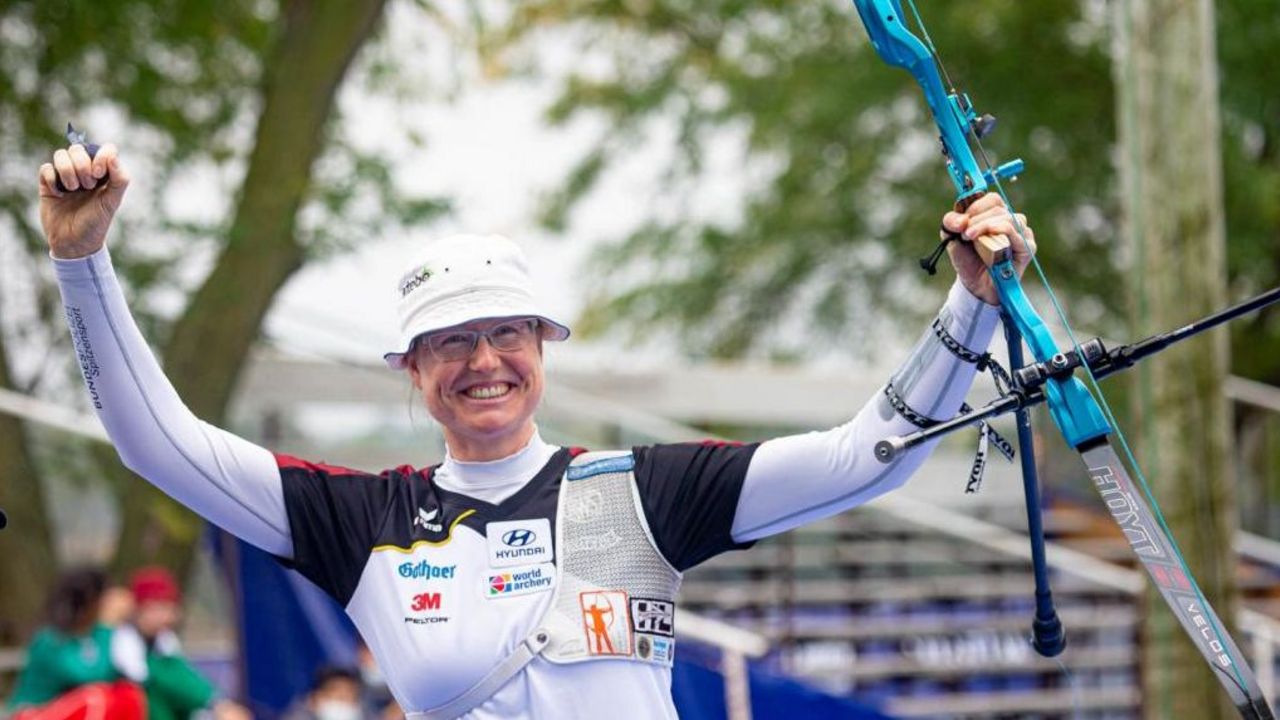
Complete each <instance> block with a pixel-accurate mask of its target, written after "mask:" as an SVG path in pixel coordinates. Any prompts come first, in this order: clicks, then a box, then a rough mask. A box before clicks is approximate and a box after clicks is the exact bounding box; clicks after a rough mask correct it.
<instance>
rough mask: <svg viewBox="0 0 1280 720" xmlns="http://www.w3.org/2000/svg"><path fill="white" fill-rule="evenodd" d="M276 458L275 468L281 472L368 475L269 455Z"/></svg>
mask: <svg viewBox="0 0 1280 720" xmlns="http://www.w3.org/2000/svg"><path fill="white" fill-rule="evenodd" d="M271 454H272V455H275V456H276V466H277V467H279V468H280V469H281V470H284V469H286V468H296V469H299V470H310V471H312V472H321V473H325V474H327V475H368V474H369V473H366V472H361V471H359V470H352V469H351V468H345V467H340V466H338V465H326V464H324V463H313V462H307V461H306V460H303V459H302V458H298V457H294V456H292V455H283V454H281V453H271Z"/></svg>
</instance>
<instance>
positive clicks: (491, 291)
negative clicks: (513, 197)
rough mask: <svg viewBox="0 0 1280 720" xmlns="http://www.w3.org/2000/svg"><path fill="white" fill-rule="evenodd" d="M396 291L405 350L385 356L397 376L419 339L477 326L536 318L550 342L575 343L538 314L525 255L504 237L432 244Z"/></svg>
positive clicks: (564, 330) (464, 238)
mask: <svg viewBox="0 0 1280 720" xmlns="http://www.w3.org/2000/svg"><path fill="white" fill-rule="evenodd" d="M396 291H397V292H398V293H399V295H400V302H399V305H398V306H397V308H396V314H397V315H398V316H399V320H400V345H399V347H400V348H402V349H401V350H399V351H397V352H389V353H386V354H385V355H383V356H382V357H383V359H385V360H386V361H387V365H388V366H389V367H391V368H392V369H395V370H402V369H404V368H406V367H408V354H409V351H410V350H412V349H413V342H414V340H416V339H417V338H418V336H420V335H422V334H423V333H429V332H434V331H436V330H443V329H445V328H451V327H455V326H458V325H462V324H463V323H468V322H471V321H472V320H488V319H491V318H506V317H536V318H538V320H540V321H541V322H542V326H543V335H542V336H543V337H544V338H545V339H547V340H564V339H565V338H567V337H569V328H568V327H565V326H564V325H561V324H560V323H558V322H556V321H554V320H552V319H551V318H548V317H547V316H546V315H544V314H542V311H541V310H539V309H538V304H537V302H536V301H535V300H534V298H533V290H532V283H531V282H530V281H529V269H528V263H527V262H526V261H525V257H524V252H522V251H521V250H520V246H518V245H516V244H515V243H513V242H511V241H510V240H508V239H507V238H505V237H502V236H501V235H452V236H450V237H447V238H444V239H442V240H437V241H434V242H432V243H431V244H430V245H428V246H427V248H426V250H424V251H423V252H422V254H420V255H418V256H417V257H416V258H415V259H414V261H413V263H412V264H411V265H409V267H408V268H407V269H406V270H405V272H404V274H403V275H401V277H400V280H399V282H397V283H396Z"/></svg>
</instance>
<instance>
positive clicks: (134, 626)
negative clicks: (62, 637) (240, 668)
mask: <svg viewBox="0 0 1280 720" xmlns="http://www.w3.org/2000/svg"><path fill="white" fill-rule="evenodd" d="M129 587H130V589H131V590H132V591H133V600H134V611H133V616H132V617H131V618H130V619H129V621H128V622H127V623H124V624H122V625H121V626H120V627H119V628H118V629H117V630H116V632H115V635H114V637H113V638H112V641H111V657H112V659H113V661H114V663H115V665H116V666H117V667H118V668H119V669H120V671H121V672H122V673H123V674H125V675H126V676H127V677H128V678H130V679H131V680H133V681H134V682H137V683H139V684H140V685H142V688H143V690H144V691H145V692H146V698H147V717H148V718H149V720H188V719H189V718H192V717H194V716H196V715H197V714H198V713H201V712H203V711H206V710H208V711H210V712H211V713H212V717H213V718H214V719H215V720H249V719H250V718H251V717H252V716H251V715H250V713H249V711H248V710H246V709H245V708H244V707H242V706H241V705H239V704H237V703H235V702H232V701H230V700H226V699H222V698H219V697H218V692H217V689H216V688H214V686H213V683H211V682H209V680H207V679H206V678H205V677H204V676H203V675H201V674H200V671H198V670H196V668H195V667H194V666H192V664H191V663H190V662H188V661H187V659H186V658H185V657H184V656H183V654H182V644H181V643H180V642H179V641H178V635H177V633H176V632H175V630H176V628H177V627H178V623H179V622H180V621H181V620H182V591H181V590H180V589H179V588H178V583H177V582H176V581H175V580H174V579H173V576H172V575H170V574H169V572H168V571H167V570H165V569H164V568H144V569H142V570H139V571H137V572H136V573H134V575H133V578H132V580H131V582H130V583H129Z"/></svg>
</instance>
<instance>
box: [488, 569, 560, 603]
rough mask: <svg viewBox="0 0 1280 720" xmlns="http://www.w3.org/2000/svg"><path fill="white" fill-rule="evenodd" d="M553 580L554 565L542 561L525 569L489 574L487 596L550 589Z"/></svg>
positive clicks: (554, 579)
mask: <svg viewBox="0 0 1280 720" xmlns="http://www.w3.org/2000/svg"><path fill="white" fill-rule="evenodd" d="M555 582H556V575H555V566H554V565H552V564H551V563H542V564H540V565H534V566H533V567H530V568H527V569H522V570H512V571H511V572H504V573H497V574H494V575H490V576H489V581H488V587H489V590H488V596H489V597H491V598H494V597H507V596H511V595H524V594H526V593H532V592H538V591H541V590H550V589H551V586H552V585H554V584H555Z"/></svg>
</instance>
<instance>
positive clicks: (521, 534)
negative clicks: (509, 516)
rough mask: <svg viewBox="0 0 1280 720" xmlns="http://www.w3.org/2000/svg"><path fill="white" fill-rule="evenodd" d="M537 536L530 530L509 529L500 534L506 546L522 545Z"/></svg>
mask: <svg viewBox="0 0 1280 720" xmlns="http://www.w3.org/2000/svg"><path fill="white" fill-rule="evenodd" d="M537 537H538V536H537V535H535V534H534V533H533V531H532V530H510V531H508V532H507V534H505V535H503V536H502V544H503V545H506V546H507V547H524V546H525V545H528V544H529V543H531V542H533V541H534V539H536V538H537Z"/></svg>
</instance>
